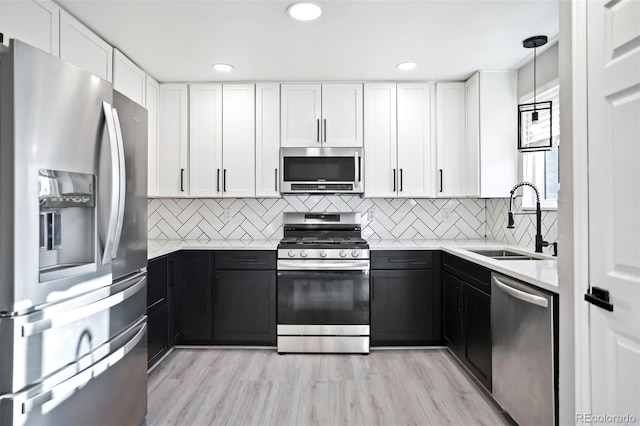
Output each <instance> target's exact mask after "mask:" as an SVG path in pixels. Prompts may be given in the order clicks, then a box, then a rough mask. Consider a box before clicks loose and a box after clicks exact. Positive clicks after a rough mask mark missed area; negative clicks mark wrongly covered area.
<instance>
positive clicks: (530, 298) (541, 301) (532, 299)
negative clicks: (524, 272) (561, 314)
mask: <svg viewBox="0 0 640 426" xmlns="http://www.w3.org/2000/svg"><path fill="white" fill-rule="evenodd" d="M493 282H494V283H495V284H496V285H497V286H498V288H499V289H500V290H502V291H504V292H505V293H507V294H508V295H510V296H513V297H515V298H516V299H520V300H523V301H525V302H527V303H531V304H534V305H538V306H542V307H543V308H548V307H549V301H548V300H547V299H545V298H544V297H540V296H536V295H535V294H531V293H527V292H526V291H522V290H518V289H516V288H513V287H511V286H508V285H507V284H505V283H503V282H502V281H500V280H499V279H498V278H497V277H495V276H494V277H493Z"/></svg>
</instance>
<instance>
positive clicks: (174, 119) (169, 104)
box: [157, 84, 189, 197]
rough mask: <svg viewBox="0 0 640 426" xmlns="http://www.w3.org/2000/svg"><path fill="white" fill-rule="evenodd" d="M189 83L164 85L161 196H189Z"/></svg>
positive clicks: (159, 188) (160, 148)
mask: <svg viewBox="0 0 640 426" xmlns="http://www.w3.org/2000/svg"><path fill="white" fill-rule="evenodd" d="M187 96H188V95H187V85H186V84H161V85H160V116H159V119H160V134H159V137H158V154H157V158H158V196H160V197H186V196H187V195H188V194H189V192H188V190H189V186H188V185H189V181H188V175H187V171H188V170H187V154H188V151H187V148H188V135H189V133H188V130H189V129H188V113H187V112H188V104H187Z"/></svg>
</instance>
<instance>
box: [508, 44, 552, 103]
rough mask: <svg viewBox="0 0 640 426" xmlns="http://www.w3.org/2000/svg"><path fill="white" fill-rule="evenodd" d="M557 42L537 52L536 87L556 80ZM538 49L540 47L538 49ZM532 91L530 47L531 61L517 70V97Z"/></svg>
mask: <svg viewBox="0 0 640 426" xmlns="http://www.w3.org/2000/svg"><path fill="white" fill-rule="evenodd" d="M558 45H559V43H556V44H554V45H553V46H550V47H549V48H548V49H547V50H545V51H544V52H542V53H540V54H538V56H537V59H536V62H537V65H536V81H537V83H536V87H537V88H538V89H540V88H542V87H544V86H545V85H546V84H549V83H550V82H552V81H554V80H557V79H558V76H559V75H560V70H559V68H560V67H559V56H558V54H559V46H558ZM538 50H540V49H538ZM532 92H533V49H531V62H529V63H527V64H526V65H524V66H523V67H522V68H520V69H519V70H518V99H520V98H522V97H523V96H525V95H528V94H529V93H532Z"/></svg>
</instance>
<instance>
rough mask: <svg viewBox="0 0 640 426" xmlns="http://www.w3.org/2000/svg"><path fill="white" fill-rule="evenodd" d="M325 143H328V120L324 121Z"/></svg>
mask: <svg viewBox="0 0 640 426" xmlns="http://www.w3.org/2000/svg"><path fill="white" fill-rule="evenodd" d="M324 141H325V142H326V141H327V119H326V118H325V119H324Z"/></svg>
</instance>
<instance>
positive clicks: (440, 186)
mask: <svg viewBox="0 0 640 426" xmlns="http://www.w3.org/2000/svg"><path fill="white" fill-rule="evenodd" d="M440 192H442V169H440Z"/></svg>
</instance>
